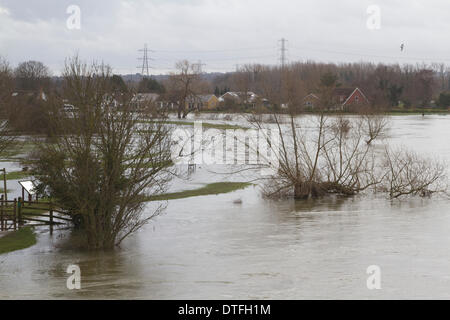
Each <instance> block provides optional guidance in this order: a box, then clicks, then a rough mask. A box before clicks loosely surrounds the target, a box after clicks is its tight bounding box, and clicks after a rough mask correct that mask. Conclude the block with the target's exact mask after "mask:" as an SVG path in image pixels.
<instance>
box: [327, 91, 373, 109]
mask: <svg viewBox="0 0 450 320" xmlns="http://www.w3.org/2000/svg"><path fill="white" fill-rule="evenodd" d="M333 97H334V99H335V102H336V110H348V109H349V108H350V107H352V106H359V105H364V104H368V103H369V100H368V99H367V98H366V96H365V95H364V93H363V92H362V91H361V89H359V88H336V89H334V92H333Z"/></svg>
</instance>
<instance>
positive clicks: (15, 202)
mask: <svg viewBox="0 0 450 320" xmlns="http://www.w3.org/2000/svg"><path fill="white" fill-rule="evenodd" d="M13 222H14V231H15V230H17V199H16V198H14V205H13Z"/></svg>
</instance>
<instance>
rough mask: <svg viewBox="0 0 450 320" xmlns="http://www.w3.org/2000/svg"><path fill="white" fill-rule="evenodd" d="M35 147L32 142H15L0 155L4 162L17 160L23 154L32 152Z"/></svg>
mask: <svg viewBox="0 0 450 320" xmlns="http://www.w3.org/2000/svg"><path fill="white" fill-rule="evenodd" d="M34 147H35V144H34V143H33V142H30V141H16V142H13V143H12V145H11V146H10V147H8V148H7V149H6V150H4V151H3V152H1V153H0V159H3V160H16V159H19V158H20V157H18V156H19V155H21V154H25V153H28V152H30V151H32V150H33V149H34Z"/></svg>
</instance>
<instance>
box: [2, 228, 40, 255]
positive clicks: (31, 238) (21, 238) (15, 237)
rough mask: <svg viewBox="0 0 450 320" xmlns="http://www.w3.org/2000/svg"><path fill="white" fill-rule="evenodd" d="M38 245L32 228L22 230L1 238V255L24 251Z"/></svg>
mask: <svg viewBox="0 0 450 320" xmlns="http://www.w3.org/2000/svg"><path fill="white" fill-rule="evenodd" d="M35 244H36V235H35V233H34V231H33V229H32V228H31V227H25V228H21V229H19V230H17V231H14V232H11V233H9V234H7V235H5V236H4V237H2V238H0V254H3V253H7V252H12V251H16V250H22V249H25V248H28V247H31V246H32V245H35Z"/></svg>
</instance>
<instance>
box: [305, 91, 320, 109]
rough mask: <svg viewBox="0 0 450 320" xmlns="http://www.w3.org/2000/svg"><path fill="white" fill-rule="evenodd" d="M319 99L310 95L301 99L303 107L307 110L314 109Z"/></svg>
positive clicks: (314, 95)
mask: <svg viewBox="0 0 450 320" xmlns="http://www.w3.org/2000/svg"><path fill="white" fill-rule="evenodd" d="M319 101H320V98H319V97H318V96H317V95H316V94H314V93H310V94H308V95H307V96H306V97H304V98H303V105H304V106H305V107H306V108H307V109H314V107H316V106H317V105H318V104H319Z"/></svg>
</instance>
